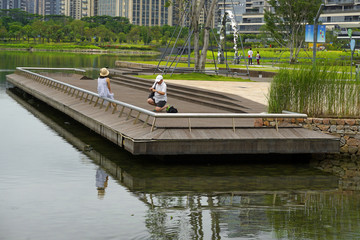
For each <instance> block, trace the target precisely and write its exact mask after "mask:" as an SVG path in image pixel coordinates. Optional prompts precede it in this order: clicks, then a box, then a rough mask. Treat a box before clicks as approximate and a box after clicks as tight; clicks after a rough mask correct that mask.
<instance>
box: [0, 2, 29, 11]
mask: <svg viewBox="0 0 360 240" xmlns="http://www.w3.org/2000/svg"><path fill="white" fill-rule="evenodd" d="M22 3H23V1H22V0H0V8H1V9H14V8H20V9H21V8H22V7H23V6H22Z"/></svg>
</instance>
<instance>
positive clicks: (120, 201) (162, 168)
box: [0, 73, 360, 239]
mask: <svg viewBox="0 0 360 240" xmlns="http://www.w3.org/2000/svg"><path fill="white" fill-rule="evenodd" d="M2 74H6V73H2ZM1 76H4V75H1ZM0 84H1V85H0V86H1V88H2V90H0V91H1V98H0V99H1V101H0V106H1V109H2V111H3V113H4V114H1V115H0V132H1V135H0V192H1V195H0V239H357V238H360V234H359V232H360V196H359V193H358V192H356V191H349V192H348V191H340V190H338V186H339V185H338V178H337V177H336V176H334V175H329V174H326V173H323V172H321V171H319V170H316V169H314V168H312V167H310V165H309V161H310V158H311V157H310V156H308V155H303V156H286V155H280V156H279V155H271V156H270V157H269V156H200V157H199V156H194V157H192V156H188V157H186V158H187V161H186V162H185V163H183V160H184V159H181V158H180V157H178V158H173V159H167V158H166V159H165V160H162V161H161V160H158V159H155V158H152V157H136V156H132V155H130V154H129V153H127V152H124V151H122V150H119V148H118V147H116V146H114V145H113V144H111V143H108V142H107V141H105V140H104V139H103V138H101V137H99V136H97V135H96V134H94V133H93V132H91V131H90V130H88V129H86V128H83V127H82V126H80V125H79V124H77V123H76V122H74V121H73V120H72V119H69V118H68V117H66V116H64V115H62V114H59V113H58V112H57V111H55V110H54V109H51V108H49V107H47V106H46V105H45V104H43V103H41V102H38V101H34V100H33V99H31V98H30V97H29V96H27V95H26V94H23V93H21V92H17V91H13V90H11V91H10V90H9V91H7V93H5V90H4V88H3V86H4V85H5V84H4V81H0ZM88 146H91V148H88ZM87 149H92V150H87ZM225 157H226V158H227V160H232V161H226V162H225V163H220V162H223V159H224V158H225ZM200 158H202V159H200ZM239 158H241V161H240V163H239ZM244 159H246V160H247V161H245V160H244ZM170 160H171V162H170ZM219 160H221V161H219ZM289 161H293V162H294V163H293V164H289ZM195 162H198V163H195ZM99 170H102V171H104V173H105V174H106V175H108V180H107V181H106V180H103V182H104V181H105V182H106V185H107V186H106V187H105V189H104V190H102V189H99V190H98V189H97V187H96V182H97V179H96V174H97V172H98V171H99ZM98 180H99V179H98Z"/></svg>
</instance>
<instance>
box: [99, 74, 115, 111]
mask: <svg viewBox="0 0 360 240" xmlns="http://www.w3.org/2000/svg"><path fill="white" fill-rule="evenodd" d="M97 90H98V94H99V96H100V97H102V98H110V99H114V93H112V92H111V87H110V78H109V70H107V69H106V68H102V69H100V76H99V78H98V86H97ZM104 104H106V102H104ZM113 105H115V104H113Z"/></svg>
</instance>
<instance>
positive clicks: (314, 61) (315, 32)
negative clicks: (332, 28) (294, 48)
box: [313, 3, 324, 66]
mask: <svg viewBox="0 0 360 240" xmlns="http://www.w3.org/2000/svg"><path fill="white" fill-rule="evenodd" d="M323 7H324V4H323V3H322V4H321V5H320V8H319V10H318V12H317V14H316V16H315V18H314V45H313V64H314V66H315V65H316V43H317V32H318V31H317V28H318V26H317V24H318V20H319V17H320V13H321V11H322V9H323Z"/></svg>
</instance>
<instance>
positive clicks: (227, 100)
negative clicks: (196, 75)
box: [111, 75, 248, 113]
mask: <svg viewBox="0 0 360 240" xmlns="http://www.w3.org/2000/svg"><path fill="white" fill-rule="evenodd" d="M111 80H112V83H113V84H120V85H124V86H127V87H132V88H136V89H139V90H143V91H145V92H149V87H150V86H151V85H152V84H153V83H154V81H153V80H148V79H142V78H136V77H132V76H127V75H126V76H119V75H116V76H112V78H111ZM165 81H166V80H165ZM167 86H168V96H171V97H173V98H178V99H181V100H184V101H188V102H191V103H197V104H201V105H206V106H211V107H215V108H218V109H222V110H225V111H229V112H236V113H244V112H248V108H247V107H245V106H243V105H242V104H241V102H240V101H239V100H237V99H235V98H231V97H229V96H227V95H224V94H221V93H216V92H208V91H206V90H201V89H197V88H192V87H186V86H183V85H176V84H172V83H167Z"/></svg>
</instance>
